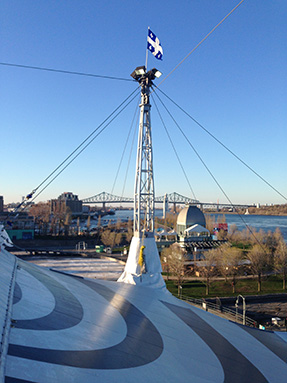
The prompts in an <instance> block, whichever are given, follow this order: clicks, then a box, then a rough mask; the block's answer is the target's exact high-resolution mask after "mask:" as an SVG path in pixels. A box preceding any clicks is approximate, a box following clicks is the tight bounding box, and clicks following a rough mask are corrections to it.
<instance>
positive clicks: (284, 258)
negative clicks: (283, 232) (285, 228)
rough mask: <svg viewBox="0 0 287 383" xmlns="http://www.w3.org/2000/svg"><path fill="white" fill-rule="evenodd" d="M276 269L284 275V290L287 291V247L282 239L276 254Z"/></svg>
mask: <svg viewBox="0 0 287 383" xmlns="http://www.w3.org/2000/svg"><path fill="white" fill-rule="evenodd" d="M274 269H275V270H276V271H277V272H278V273H281V274H282V279H283V287H282V288H283V290H286V274H287V245H286V243H285V241H284V239H283V238H282V237H281V239H280V240H279V242H278V244H277V247H276V249H275V252H274Z"/></svg>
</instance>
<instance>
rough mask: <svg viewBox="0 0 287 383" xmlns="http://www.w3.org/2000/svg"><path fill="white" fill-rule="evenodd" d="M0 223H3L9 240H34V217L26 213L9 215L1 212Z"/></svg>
mask: <svg viewBox="0 0 287 383" xmlns="http://www.w3.org/2000/svg"><path fill="white" fill-rule="evenodd" d="M0 222H3V223H4V227H5V230H6V231H7V233H8V235H9V237H10V239H11V240H12V241H13V240H17V239H34V232H35V223H34V217H31V216H29V215H28V213H26V212H19V213H10V212H1V213H0Z"/></svg>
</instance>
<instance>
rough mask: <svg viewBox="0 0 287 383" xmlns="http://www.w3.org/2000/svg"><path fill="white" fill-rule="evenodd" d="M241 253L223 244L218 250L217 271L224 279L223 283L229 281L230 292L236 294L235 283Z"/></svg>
mask: <svg viewBox="0 0 287 383" xmlns="http://www.w3.org/2000/svg"><path fill="white" fill-rule="evenodd" d="M242 255H243V254H242V251H241V250H240V249H238V248H236V247H232V246H231V245H230V244H227V243H226V244H224V245H222V246H220V248H219V249H218V263H217V265H218V269H219V271H220V273H221V275H223V276H224V277H225V281H227V280H229V281H230V282H231V286H232V292H233V293H235V292H236V282H237V279H236V277H237V275H238V267H239V264H240V261H241V259H242Z"/></svg>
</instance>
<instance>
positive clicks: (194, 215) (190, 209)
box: [176, 205, 206, 237]
mask: <svg viewBox="0 0 287 383" xmlns="http://www.w3.org/2000/svg"><path fill="white" fill-rule="evenodd" d="M194 225H199V226H200V227H202V228H204V229H205V226H206V221H205V217H204V214H203V213H202V211H201V210H200V209H199V208H198V207H196V206H192V205H189V206H186V207H185V208H183V209H182V210H181V212H180V213H179V214H178V217H177V224H176V231H177V234H178V235H179V236H180V237H183V236H185V235H186V230H187V229H189V228H191V227H192V226H194ZM205 231H206V229H205Z"/></svg>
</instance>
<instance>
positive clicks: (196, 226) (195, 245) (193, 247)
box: [176, 205, 221, 260]
mask: <svg viewBox="0 0 287 383" xmlns="http://www.w3.org/2000/svg"><path fill="white" fill-rule="evenodd" d="M176 227H177V234H178V240H179V241H178V242H179V244H180V245H181V246H182V247H184V248H185V250H186V251H187V254H189V258H190V259H193V260H196V259H200V258H202V255H203V253H204V251H206V250H209V249H212V248H214V247H218V246H220V245H221V242H220V241H217V240H214V239H213V237H212V235H211V233H210V232H209V231H208V230H207V229H206V220H205V216H204V214H203V212H202V211H201V210H200V209H199V208H198V207H197V206H194V205H187V206H185V207H184V208H183V209H182V210H181V212H180V213H179V214H178V217H177V225H176Z"/></svg>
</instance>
